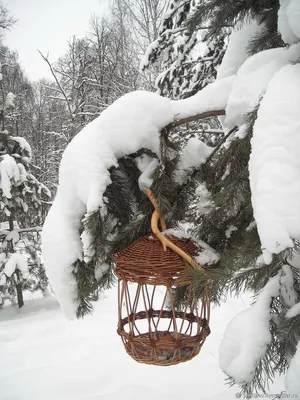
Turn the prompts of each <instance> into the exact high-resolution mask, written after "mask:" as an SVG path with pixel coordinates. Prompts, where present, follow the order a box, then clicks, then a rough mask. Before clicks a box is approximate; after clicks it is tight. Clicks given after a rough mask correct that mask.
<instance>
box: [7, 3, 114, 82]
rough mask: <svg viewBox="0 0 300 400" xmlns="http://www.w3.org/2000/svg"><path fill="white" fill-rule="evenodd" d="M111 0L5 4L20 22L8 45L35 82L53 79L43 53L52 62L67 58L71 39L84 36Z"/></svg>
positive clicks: (8, 33) (16, 25)
mask: <svg viewBox="0 0 300 400" xmlns="http://www.w3.org/2000/svg"><path fill="white" fill-rule="evenodd" d="M106 2H107V0H2V3H3V4H4V5H5V6H6V7H7V9H8V10H9V11H10V14H11V15H12V16H13V17H15V18H16V19H17V22H16V24H15V25H14V26H13V28H12V29H11V31H10V32H7V33H5V36H4V44H6V45H7V46H8V47H10V48H11V49H15V50H17V51H18V53H19V60H20V62H21V65H22V67H23V69H24V70H25V72H26V75H27V76H28V77H29V78H30V79H31V80H37V79H39V78H42V77H48V78H49V77H50V74H49V71H48V68H47V65H46V63H45V61H43V60H42V59H41V56H40V55H39V54H38V52H37V49H39V50H41V52H42V53H44V54H47V52H49V59H50V60H51V61H55V60H57V58H58V57H59V56H61V55H63V53H64V51H65V49H66V47H67V41H68V39H69V38H70V37H71V36H72V35H74V34H76V35H79V36H81V35H84V33H85V32H86V31H87V29H88V27H89V20H90V17H91V15H92V14H96V15H101V14H102V13H103V11H104V9H105V4H106Z"/></svg>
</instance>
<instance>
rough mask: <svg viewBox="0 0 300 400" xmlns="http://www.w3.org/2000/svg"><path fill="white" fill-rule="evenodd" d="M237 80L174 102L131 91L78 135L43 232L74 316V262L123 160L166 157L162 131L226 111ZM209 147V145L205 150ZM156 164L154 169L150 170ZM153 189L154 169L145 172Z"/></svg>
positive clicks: (57, 286)
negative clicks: (84, 224)
mask: <svg viewBox="0 0 300 400" xmlns="http://www.w3.org/2000/svg"><path fill="white" fill-rule="evenodd" d="M231 84H232V79H231V78H225V79H224V80H221V81H219V82H216V83H213V84H211V85H209V86H207V87H206V88H205V89H203V90H202V91H200V92H199V93H197V94H196V95H195V96H193V97H191V98H189V99H185V100H179V101H171V100H169V99H167V98H163V97H160V96H158V95H156V94H154V93H149V92H144V91H136V92H132V93H128V94H126V95H124V96H122V97H121V98H119V99H118V100H117V101H115V102H114V103H113V104H112V105H111V106H110V107H108V108H107V109H106V110H105V111H103V112H102V114H101V115H100V116H99V117H98V118H96V119H95V120H94V121H92V122H91V123H90V124H88V125H87V126H86V127H85V128H83V129H82V131H81V132H80V133H78V134H77V135H76V136H75V138H74V139H73V140H72V141H71V143H70V144H69V145H68V146H67V148H66V150H65V152H64V154H63V157H62V161H61V165H60V172H59V186H58V190H57V195H56V198H55V200H54V202H53V205H52V207H51V209H50V211H49V213H48V216H47V218H46V221H45V224H44V228H43V233H42V251H43V259H44V263H45V267H46V272H47V275H48V277H49V279H50V283H51V286H52V288H53V290H54V292H55V293H56V296H57V298H58V300H59V302H60V303H61V304H62V308H63V310H64V312H65V314H66V316H67V317H68V318H74V317H75V314H76V309H77V307H78V301H77V300H76V299H77V288H76V281H75V278H74V275H73V273H72V272H73V264H74V262H76V260H77V259H79V260H81V259H82V258H83V247H82V242H81V239H80V235H79V229H80V224H81V220H82V218H83V216H84V215H89V214H91V213H93V212H94V211H96V210H100V212H101V213H102V215H105V214H106V207H105V201H104V197H103V195H104V192H105V190H106V188H107V186H108V185H110V184H111V179H110V174H109V168H111V167H114V166H117V165H118V161H117V160H118V159H119V158H121V157H123V156H127V155H129V154H132V153H135V152H136V151H138V150H139V149H141V148H147V149H149V150H151V151H152V152H154V153H155V154H157V156H158V158H159V157H160V130H161V129H162V128H163V127H165V126H166V125H168V124H169V123H171V122H173V121H174V120H177V119H179V118H184V117H185V116H186V115H188V116H191V115H193V114H198V113H202V112H204V111H209V110H219V109H221V110H222V109H224V107H225V105H226V98H227V96H228V92H229V90H230V88H231ZM202 147H203V146H202ZM153 166H154V163H153V164H152V166H151V168H150V172H151V171H152V168H153ZM144 172H145V175H144V177H147V179H146V181H147V182H146V184H145V182H142V183H140V184H141V186H142V187H145V186H147V185H149V183H150V182H149V171H147V173H146V171H144Z"/></svg>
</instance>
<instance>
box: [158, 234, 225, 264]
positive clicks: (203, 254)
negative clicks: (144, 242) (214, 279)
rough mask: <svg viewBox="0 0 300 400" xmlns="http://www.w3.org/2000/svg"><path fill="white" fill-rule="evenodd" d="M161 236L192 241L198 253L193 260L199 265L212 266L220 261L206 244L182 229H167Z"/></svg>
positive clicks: (214, 251) (218, 255)
mask: <svg viewBox="0 0 300 400" xmlns="http://www.w3.org/2000/svg"><path fill="white" fill-rule="evenodd" d="M163 234H164V235H170V236H176V237H178V238H183V239H190V240H192V241H193V242H194V243H195V244H196V245H197V246H198V248H199V252H198V254H197V255H196V256H195V257H194V258H195V260H196V262H197V263H199V264H200V265H213V264H216V263H217V262H218V261H219V260H220V254H219V253H217V252H216V250H214V249H213V248H212V247H210V246H209V245H208V244H207V243H205V242H203V240H200V239H196V238H195V237H193V236H192V235H190V234H189V233H187V232H185V231H184V230H183V229H174V228H169V229H167V230H165V231H164V232H163Z"/></svg>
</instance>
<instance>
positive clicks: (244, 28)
mask: <svg viewBox="0 0 300 400" xmlns="http://www.w3.org/2000/svg"><path fill="white" fill-rule="evenodd" d="M262 27H263V26H262V25H260V24H258V23H257V21H256V20H252V21H246V22H243V24H241V23H238V24H237V25H236V26H235V28H234V30H233V31H232V33H231V35H230V38H229V43H228V47H227V49H226V52H225V54H224V57H223V60H222V63H221V65H220V67H219V68H218V73H217V78H218V79H220V78H225V77H227V76H231V75H235V74H236V73H237V71H238V69H239V68H240V66H241V65H242V64H243V63H244V62H245V61H246V60H247V58H248V57H249V54H248V52H247V48H248V46H249V43H250V41H251V40H252V39H253V38H254V37H255V36H256V35H257V34H259V32H260V30H261V29H262Z"/></svg>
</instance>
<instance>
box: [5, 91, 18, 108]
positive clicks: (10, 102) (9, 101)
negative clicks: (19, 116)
mask: <svg viewBox="0 0 300 400" xmlns="http://www.w3.org/2000/svg"><path fill="white" fill-rule="evenodd" d="M15 97H16V96H15V95H14V94H13V93H11V92H9V93H7V95H6V99H5V104H4V107H5V108H8V107H15V104H14V100H15Z"/></svg>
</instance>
